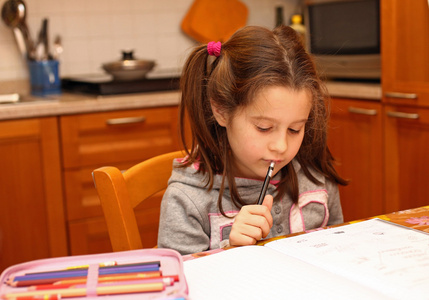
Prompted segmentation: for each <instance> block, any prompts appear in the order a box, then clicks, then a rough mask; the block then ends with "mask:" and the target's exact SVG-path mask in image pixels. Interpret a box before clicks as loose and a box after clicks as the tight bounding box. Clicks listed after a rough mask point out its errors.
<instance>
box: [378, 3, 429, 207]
mask: <svg viewBox="0 0 429 300" xmlns="http://www.w3.org/2000/svg"><path fill="white" fill-rule="evenodd" d="M405 2H406V1H400V0H382V1H381V8H382V10H381V14H382V15H381V17H382V18H381V19H382V23H381V30H382V34H381V36H382V90H383V99H382V101H383V103H384V104H385V112H384V116H383V118H384V126H385V139H384V143H385V149H386V155H385V161H384V173H385V182H386V185H385V199H386V209H387V211H389V212H391V211H396V210H401V209H407V208H412V207H417V206H421V205H428V204H429V200H428V196H427V195H428V193H427V187H426V181H427V179H428V178H429V176H428V174H429V171H428V170H429V159H428V158H427V153H428V146H429V129H428V124H429V123H428V122H429V121H428V107H429V55H428V53H429V7H428V1H426V0H415V1H411V2H410V1H408V2H406V3H405Z"/></svg>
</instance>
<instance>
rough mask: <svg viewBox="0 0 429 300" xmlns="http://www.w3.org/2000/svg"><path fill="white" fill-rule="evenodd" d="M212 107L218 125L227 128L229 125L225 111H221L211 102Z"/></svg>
mask: <svg viewBox="0 0 429 300" xmlns="http://www.w3.org/2000/svg"><path fill="white" fill-rule="evenodd" d="M210 106H211V107H212V112H213V116H214V117H215V119H216V121H217V123H218V124H219V125H220V126H222V127H226V125H227V123H228V122H227V120H228V118H227V116H226V113H225V112H224V111H222V110H221V109H219V107H217V106H216V105H215V104H214V103H213V101H210Z"/></svg>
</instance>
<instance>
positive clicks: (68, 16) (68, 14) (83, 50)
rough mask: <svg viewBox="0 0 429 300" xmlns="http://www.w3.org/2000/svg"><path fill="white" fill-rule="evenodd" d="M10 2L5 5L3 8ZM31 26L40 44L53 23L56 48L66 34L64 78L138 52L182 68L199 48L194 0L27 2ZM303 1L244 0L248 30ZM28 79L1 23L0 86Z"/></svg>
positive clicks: (139, 55) (96, 69) (295, 8)
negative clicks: (191, 33)
mask: <svg viewBox="0 0 429 300" xmlns="http://www.w3.org/2000/svg"><path fill="white" fill-rule="evenodd" d="M5 1H6V0H3V1H1V4H2V5H3V3H4V2H5ZM24 1H25V2H26V5H27V22H28V25H29V28H30V32H31V35H32V37H33V39H36V37H37V34H38V31H39V30H40V26H41V22H42V19H43V18H45V17H46V18H48V19H49V37H50V41H51V44H52V41H53V40H54V37H55V36H56V35H61V37H62V41H63V47H64V52H63V54H62V56H61V58H60V74H61V76H71V75H82V74H93V73H103V70H102V69H101V65H102V64H103V63H105V62H111V61H115V60H119V59H120V58H121V50H127V49H133V50H134V55H135V57H136V58H139V59H154V60H156V62H157V67H156V68H157V69H158V70H164V69H177V68H180V67H181V66H182V65H183V62H184V59H185V58H186V55H187V52H188V50H189V49H190V48H191V47H192V46H194V45H195V44H196V43H195V42H194V41H193V40H192V39H191V38H189V37H188V36H186V35H185V34H184V33H183V32H182V31H181V29H180V24H181V21H182V19H183V17H184V16H185V14H186V12H187V10H188V9H189V7H190V6H191V4H192V2H193V0H24ZM299 1H300V0H242V2H243V3H245V4H246V5H247V7H248V8H249V18H248V24H249V25H262V26H266V27H269V28H272V27H273V26H274V19H275V9H274V7H275V6H277V5H282V6H283V7H284V13H285V20H288V19H289V16H290V15H291V14H292V13H295V12H296V11H298V10H299ZM25 78H28V72H27V68H26V64H25V62H24V61H23V59H22V58H21V56H20V54H19V51H18V47H17V45H16V43H15V39H14V35H13V33H12V30H11V29H10V28H8V27H7V26H6V25H5V24H4V23H3V22H2V21H1V22H0V81H9V80H15V79H25Z"/></svg>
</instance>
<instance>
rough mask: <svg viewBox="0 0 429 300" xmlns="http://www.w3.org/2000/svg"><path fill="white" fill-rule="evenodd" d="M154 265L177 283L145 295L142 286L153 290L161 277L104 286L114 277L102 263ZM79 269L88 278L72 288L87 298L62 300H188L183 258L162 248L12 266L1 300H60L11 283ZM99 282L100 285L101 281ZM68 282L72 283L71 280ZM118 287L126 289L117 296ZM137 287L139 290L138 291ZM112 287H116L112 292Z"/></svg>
mask: <svg viewBox="0 0 429 300" xmlns="http://www.w3.org/2000/svg"><path fill="white" fill-rule="evenodd" d="M155 261H156V262H159V264H160V267H159V271H160V272H161V273H162V278H168V279H170V278H175V280H171V279H170V280H171V282H170V283H169V284H167V285H164V287H163V288H162V290H157V291H154V290H151V289H149V291H145V292H142V287H143V286H150V285H147V283H146V282H154V281H157V282H158V280H159V277H157V278H158V279H152V280H148V281H146V280H143V279H142V280H139V281H138V282H136V281H132V282H131V281H129V280H127V281H123V282H122V283H104V282H102V280H101V278H102V277H103V276H105V277H106V276H111V275H106V274H109V273H106V270H108V269H109V268H110V267H108V268H102V267H100V266H101V265H103V263H111V262H114V263H115V264H116V265H117V267H119V268H120V269H125V267H127V266H133V265H136V264H138V265H142V264H145V263H147V262H155ZM77 266H80V267H84V270H86V274H85V275H83V277H85V283H84V284H76V285H71V286H70V288H74V289H75V291H76V292H78V291H77V290H78V289H79V291H81V290H82V289H83V290H84V291H85V292H84V295H79V293H77V294H78V295H76V296H63V297H62V298H66V297H67V298H68V297H71V298H70V299H100V298H101V297H104V298H108V299H157V300H158V299H159V300H160V299H188V285H187V282H186V278H185V275H184V273H183V260H182V256H181V255H180V254H179V253H178V252H177V251H175V250H171V249H162V248H158V249H141V250H132V251H122V252H110V253H103V254H90V255H79V256H65V257H58V258H47V259H39V260H33V261H29V262H25V263H21V264H17V265H13V266H11V267H9V268H7V269H6V270H4V271H3V273H2V274H1V276H0V283H1V285H0V299H14V298H13V296H14V294H15V295H18V294H16V293H28V292H31V293H32V294H33V295H35V296H37V297H34V299H59V298H60V297H58V298H57V296H51V298H48V297H47V296H46V295H47V294H50V292H47V291H43V290H40V291H39V290H37V293H34V286H33V287H32V288H29V287H28V286H16V282H15V286H14V285H13V284H11V282H12V280H11V279H17V278H22V276H24V275H25V274H28V273H33V275H34V273H38V274H42V275H41V276H44V274H49V272H52V271H54V270H55V271H57V270H70V269H72V268H76V267H77ZM113 268H115V267H113ZM127 268H128V267H127ZM80 270H82V269H79V270H76V269H75V271H74V272H70V273H68V274H72V273H73V274H80V272H81V271H80ZM148 272H150V270H148ZM38 274H37V275H38ZM134 274H135V275H136V276H137V274H136V273H131V274H130V275H129V276H133V275H134ZM140 275H142V273H141V272H139V274H138V276H140ZM67 276H69V275H67ZM79 276H80V277H77V279H78V281H79V279H82V274H80V275H79ZM49 277H51V276H49ZM38 278H42V277H38ZM43 278H44V277H43ZM99 278H100V282H99V280H98V279H99ZM68 279H69V280H70V278H68ZM121 280H122V279H121ZM59 281H61V280H59ZM57 283H58V282H57ZM136 283H137V284H136ZM142 283H143V284H142ZM115 285H116V286H115ZM117 285H120V287H119V288H125V290H124V292H119V293H118V286H117ZM131 285H132V287H131ZM137 285H139V286H138V287H137ZM58 286H59V287H60V288H61V289H64V288H67V287H64V286H63V285H61V284H60V285H58ZM106 286H107V287H106ZM111 286H115V287H113V288H112V287H111ZM39 287H42V286H39ZM100 288H101V289H100ZM109 290H113V292H111V293H110V292H109ZM143 290H144V288H143ZM21 295H26V294H21ZM8 297H9V298H8ZM43 297H45V298H43ZM28 299H30V298H28Z"/></svg>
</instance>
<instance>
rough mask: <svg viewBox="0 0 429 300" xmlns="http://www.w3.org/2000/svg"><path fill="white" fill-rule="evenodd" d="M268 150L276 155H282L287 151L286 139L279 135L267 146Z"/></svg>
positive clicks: (284, 136) (283, 135)
mask: <svg viewBox="0 0 429 300" xmlns="http://www.w3.org/2000/svg"><path fill="white" fill-rule="evenodd" d="M268 148H269V150H270V151H275V152H278V153H284V152H285V151H286V150H287V137H286V135H285V134H279V135H278V136H276V137H274V139H273V140H272V141H271V143H270V144H269V147H268Z"/></svg>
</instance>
